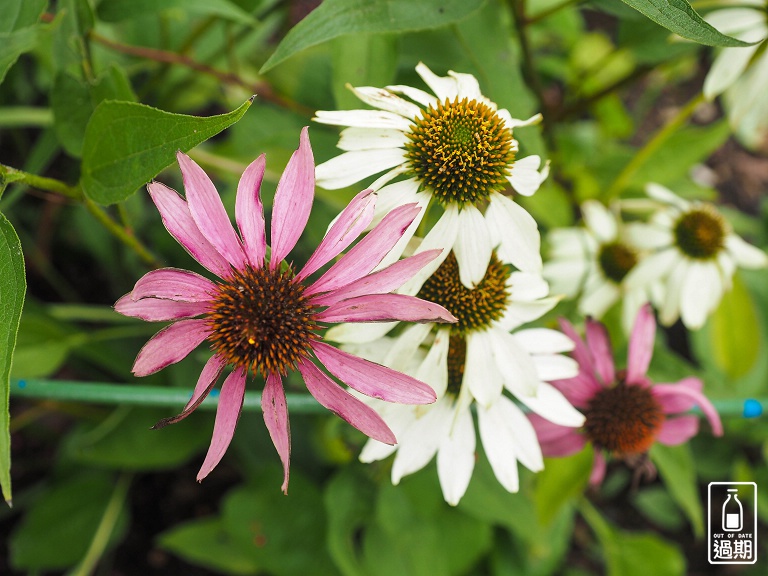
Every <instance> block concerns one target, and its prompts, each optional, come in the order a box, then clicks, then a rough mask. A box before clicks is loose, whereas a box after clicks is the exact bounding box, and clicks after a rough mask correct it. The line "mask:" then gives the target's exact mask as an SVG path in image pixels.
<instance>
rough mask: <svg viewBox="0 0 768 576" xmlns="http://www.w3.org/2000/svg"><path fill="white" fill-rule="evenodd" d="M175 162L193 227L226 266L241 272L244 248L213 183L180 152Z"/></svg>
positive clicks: (192, 161) (243, 261) (243, 262)
mask: <svg viewBox="0 0 768 576" xmlns="http://www.w3.org/2000/svg"><path fill="white" fill-rule="evenodd" d="M176 159H177V160H178V161H179V167H180V168H181V176H182V179H183V180H184V191H185V192H186V193H187V204H188V205H189V211H190V213H191V214H192V218H193V219H194V221H195V224H197V227H198V228H199V229H200V232H202V233H203V236H205V238H206V239H207V240H208V242H210V243H211V245H212V246H213V247H214V248H216V250H217V251H218V252H219V254H221V255H222V256H224V258H226V260H227V262H229V263H230V264H231V265H232V266H234V267H235V268H238V269H239V268H242V267H243V265H244V264H245V254H244V253H243V248H242V246H241V245H240V240H238V238H237V234H235V230H234V229H233V228H232V223H231V222H230V221H229V216H227V211H226V210H225V209H224V204H222V203H221V197H220V196H219V193H218V192H217V191H216V187H215V186H214V185H213V182H211V179H210V178H208V174H206V173H205V171H204V170H203V169H202V168H200V166H198V165H197V164H196V163H195V161H194V160H192V158H190V157H189V156H187V155H186V154H184V153H183V152H181V151H179V152H176Z"/></svg>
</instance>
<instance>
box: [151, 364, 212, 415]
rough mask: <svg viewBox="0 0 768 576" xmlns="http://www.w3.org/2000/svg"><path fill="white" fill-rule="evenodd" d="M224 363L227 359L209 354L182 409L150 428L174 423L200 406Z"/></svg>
mask: <svg viewBox="0 0 768 576" xmlns="http://www.w3.org/2000/svg"><path fill="white" fill-rule="evenodd" d="M226 365H227V361H226V360H224V359H223V358H222V357H221V356H219V355H218V354H214V355H213V356H211V357H210V358H209V359H208V362H206V363H205V366H203V370H202V372H200V377H199V378H198V379H197V384H196V385H195V390H194V391H193V392H192V397H191V398H190V399H189V402H187V405H186V406H184V410H182V411H181V413H180V414H178V415H177V416H171V417H170V418H163V419H162V420H160V421H159V422H158V423H157V424H155V425H154V426H152V430H157V429H159V428H164V427H165V426H168V425H169V424H175V423H176V422H179V421H180V420H183V419H184V418H186V417H187V416H189V415H190V414H192V412H194V410H195V408H197V407H198V406H200V404H202V402H203V400H205V399H206V398H207V397H208V394H209V393H210V392H211V390H213V387H214V386H215V385H216V380H218V379H219V376H220V375H221V372H222V370H224V366H226Z"/></svg>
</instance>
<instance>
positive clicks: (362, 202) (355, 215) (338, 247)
mask: <svg viewBox="0 0 768 576" xmlns="http://www.w3.org/2000/svg"><path fill="white" fill-rule="evenodd" d="M375 208H376V194H374V193H373V191H372V190H363V191H362V192H360V193H359V194H358V195H357V196H355V197H354V198H353V199H352V201H351V202H350V203H349V204H348V205H347V207H346V208H344V210H343V211H342V212H341V214H340V215H339V217H338V218H337V219H336V220H335V221H334V223H333V224H332V225H331V227H330V229H329V230H328V233H327V234H326V235H325V237H323V240H322V242H320V245H319V246H318V247H317V249H316V250H315V251H314V253H313V254H312V256H310V258H309V260H307V263H306V264H305V265H304V268H302V269H301V272H299V273H298V274H297V275H296V278H297V280H302V279H304V278H306V277H307V276H309V275H310V274H312V273H313V272H315V271H317V270H319V269H320V268H322V267H323V266H325V265H326V264H327V263H328V262H330V261H331V260H333V259H334V258H336V256H338V255H339V254H341V253H342V252H343V251H344V249H345V248H347V247H348V246H349V245H350V244H352V242H354V241H355V240H356V239H357V237H358V236H359V235H360V233H361V232H362V231H363V230H365V229H366V228H367V227H368V225H369V224H370V223H371V220H372V219H373V212H374V210H375Z"/></svg>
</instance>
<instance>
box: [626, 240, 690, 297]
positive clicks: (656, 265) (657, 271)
mask: <svg viewBox="0 0 768 576" xmlns="http://www.w3.org/2000/svg"><path fill="white" fill-rule="evenodd" d="M679 260H680V253H679V252H678V251H677V249H675V248H668V249H666V250H662V251H661V252H657V253H656V254H652V255H651V256H648V257H647V258H644V259H643V260H641V261H640V262H638V263H637V264H636V265H635V267H634V268H632V270H630V271H629V274H627V276H626V277H625V278H624V286H625V287H626V288H627V289H629V290H632V289H635V288H642V287H643V286H647V285H649V284H651V283H652V282H655V281H656V280H660V279H661V278H663V277H665V276H667V275H668V274H669V273H670V272H671V271H672V268H673V267H674V266H675V264H677V262H678V261H679Z"/></svg>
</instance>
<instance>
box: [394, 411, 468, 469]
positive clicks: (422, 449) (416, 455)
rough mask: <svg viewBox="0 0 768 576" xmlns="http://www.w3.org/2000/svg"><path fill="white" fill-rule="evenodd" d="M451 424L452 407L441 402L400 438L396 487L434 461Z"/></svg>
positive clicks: (395, 462)
mask: <svg viewBox="0 0 768 576" xmlns="http://www.w3.org/2000/svg"><path fill="white" fill-rule="evenodd" d="M452 420H453V410H452V409H451V405H450V403H449V401H448V400H447V399H446V398H441V399H440V400H438V401H437V402H435V404H433V405H432V406H430V407H429V408H428V409H427V412H426V413H425V414H423V415H420V416H419V417H418V418H416V419H415V420H414V421H413V422H412V423H411V425H410V426H408V428H406V429H405V430H404V431H403V432H402V433H401V434H400V447H399V448H398V449H397V454H396V455H395V461H394V462H393V463H392V483H393V484H399V483H400V480H401V479H402V478H403V476H406V475H407V474H411V473H413V472H416V471H417V470H421V469H422V468H423V467H424V466H426V465H427V463H428V462H429V461H430V460H432V457H433V456H434V455H435V453H436V452H437V449H438V448H439V446H440V442H442V440H443V438H445V436H446V435H447V434H448V432H449V431H450V427H451V422H452Z"/></svg>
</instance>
